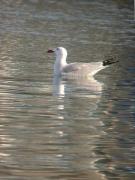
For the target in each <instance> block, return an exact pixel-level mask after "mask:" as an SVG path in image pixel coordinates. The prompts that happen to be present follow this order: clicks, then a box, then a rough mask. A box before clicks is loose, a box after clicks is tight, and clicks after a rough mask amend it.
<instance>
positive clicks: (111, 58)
mask: <svg viewBox="0 0 135 180" xmlns="http://www.w3.org/2000/svg"><path fill="white" fill-rule="evenodd" d="M117 62H119V61H118V60H117V59H116V58H114V57H110V58H108V59H106V60H104V61H103V66H108V65H110V64H114V63H117Z"/></svg>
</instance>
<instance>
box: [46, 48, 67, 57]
mask: <svg viewBox="0 0 135 180" xmlns="http://www.w3.org/2000/svg"><path fill="white" fill-rule="evenodd" d="M47 52H48V53H55V55H56V58H57V57H58V58H66V57H67V50H66V49H65V48H63V47H57V48H56V49H50V50H48V51H47Z"/></svg>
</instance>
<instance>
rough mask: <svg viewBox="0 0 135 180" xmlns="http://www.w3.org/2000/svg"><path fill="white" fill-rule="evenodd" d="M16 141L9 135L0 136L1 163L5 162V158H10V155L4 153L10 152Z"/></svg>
mask: <svg viewBox="0 0 135 180" xmlns="http://www.w3.org/2000/svg"><path fill="white" fill-rule="evenodd" d="M13 141H15V139H13V138H10V137H9V135H0V159H1V161H4V159H3V158H6V157H9V156H10V154H9V153H5V152H2V151H5V148H6V150H8V148H10V147H12V143H13Z"/></svg>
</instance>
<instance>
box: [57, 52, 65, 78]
mask: <svg viewBox="0 0 135 180" xmlns="http://www.w3.org/2000/svg"><path fill="white" fill-rule="evenodd" d="M66 58H67V55H66V54H60V55H57V56H56V60H55V64H54V74H56V75H60V74H61V73H62V70H63V68H64V67H65V66H66V65H67V62H66Z"/></svg>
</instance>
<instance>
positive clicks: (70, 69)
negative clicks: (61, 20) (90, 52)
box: [47, 47, 118, 77]
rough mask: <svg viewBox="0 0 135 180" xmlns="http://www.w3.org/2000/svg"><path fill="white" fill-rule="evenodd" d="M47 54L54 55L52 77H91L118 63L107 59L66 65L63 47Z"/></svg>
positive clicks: (112, 59) (65, 53)
mask: <svg viewBox="0 0 135 180" xmlns="http://www.w3.org/2000/svg"><path fill="white" fill-rule="evenodd" d="M47 52H48V53H55V56H56V60H55V63H54V75H56V76H62V75H65V74H66V75H68V74H70V75H71V74H72V76H79V77H84V76H88V77H93V76H94V75H95V74H97V73H98V72H99V71H101V70H102V69H105V68H106V67H108V65H110V64H113V63H116V62H118V61H117V60H116V59H114V58H112V57H111V58H109V59H107V60H104V61H100V62H90V63H78V62H75V63H69V64H68V63H67V61H66V59H67V50H66V49H65V48H64V47H57V48H55V49H49V50H48V51H47Z"/></svg>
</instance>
